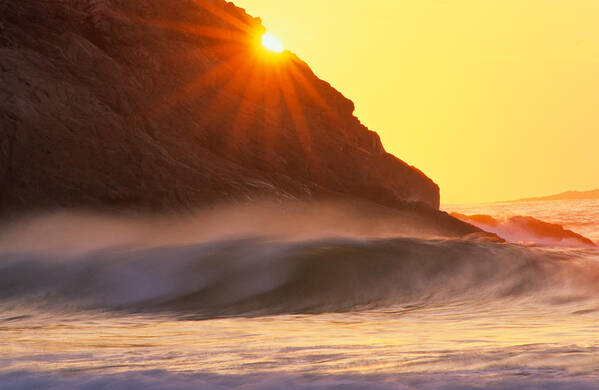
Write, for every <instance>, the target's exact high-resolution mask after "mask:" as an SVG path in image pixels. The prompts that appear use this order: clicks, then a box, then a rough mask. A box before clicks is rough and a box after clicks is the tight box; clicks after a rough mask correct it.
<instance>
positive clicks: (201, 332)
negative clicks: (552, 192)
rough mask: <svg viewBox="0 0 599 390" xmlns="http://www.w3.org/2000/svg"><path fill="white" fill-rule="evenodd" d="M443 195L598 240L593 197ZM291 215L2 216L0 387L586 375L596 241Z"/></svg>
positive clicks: (594, 316) (568, 380)
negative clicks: (353, 224) (323, 224)
mask: <svg viewBox="0 0 599 390" xmlns="http://www.w3.org/2000/svg"><path fill="white" fill-rule="evenodd" d="M444 210H446V211H450V212H459V213H463V214H485V215H489V216H493V217H494V218H496V219H498V220H503V219H508V218H510V217H512V216H516V215H518V216H531V217H534V218H537V219H539V220H542V221H545V222H549V223H555V224H560V225H562V226H563V227H564V228H566V229H570V230H573V231H575V232H577V233H580V234H581V235H583V236H585V237H587V238H589V239H590V240H592V241H594V242H599V201H598V200H587V201H551V202H530V203H495V204H484V205H460V206H445V207H444ZM246 217H247V216H246ZM362 222H363V221H362ZM295 223H297V225H299V224H300V221H299V220H296V219H294V218H290V220H289V221H287V223H286V225H285V226H284V227H282V226H281V225H280V224H274V225H273V222H272V219H268V218H262V217H260V214H258V215H257V216H256V215H253V216H251V218H244V220H243V223H241V222H239V221H235V219H231V218H224V217H223V219H222V220H219V217H218V216H214V215H213V216H211V217H210V218H203V217H202V216H197V217H195V219H193V218H192V219H188V220H186V221H185V223H179V222H178V221H173V219H172V218H171V219H168V220H167V219H164V220H159V221H156V220H151V221H150V220H145V219H142V220H135V221H132V220H130V219H127V218H121V217H118V218H117V217H101V216H92V215H88V214H77V215H74V214H70V213H59V214H53V215H46V216H39V217H29V218H27V219H25V220H21V221H12V222H11V223H10V224H7V225H6V226H4V227H3V228H2V230H1V231H0V389H2V390H5V389H10V390H12V389H23V390H25V389H27V390H29V389H86V390H87V389H89V390H95V389H131V390H135V389H144V390H152V389H175V390H178V389H182V390H183V389H185V390H187V389H190V390H191V389H234V388H240V389H442V390H449V389H497V390H499V389H506V390H507V389H510V390H512V389H543V390H554V389H572V390H574V389H576V390H584V389H597V388H599V337H598V336H599V249H598V248H596V247H592V246H590V245H586V246H577V245H574V246H573V245H571V242H570V241H567V240H565V241H563V242H561V241H559V240H549V241H547V240H539V242H538V243H536V242H535V241H534V239H531V237H530V234H527V235H526V237H525V238H523V239H522V240H519V239H517V238H516V239H513V237H514V236H517V234H518V232H521V231H520V230H517V231H511V233H510V234H511V236H510V237H511V241H513V242H512V243H499V242H492V241H488V240H481V239H470V240H463V239H448V238H443V237H436V236H434V235H426V234H399V233H398V234H392V232H391V233H390V232H389V230H388V229H387V230H385V234H381V232H378V231H377V229H376V227H375V226H376V221H369V224H367V225H365V224H364V223H360V229H359V230H356V229H354V230H351V229H350V230H348V229H346V228H347V226H344V229H338V230H335V229H325V230H318V229H314V228H313V227H312V228H310V229H299V228H298V226H293V225H294V224H295ZM334 224H335V221H333V225H334ZM339 224H340V225H347V221H343V223H339ZM233 225H234V226H235V227H237V228H239V226H240V225H243V226H244V228H243V229H233V232H232V230H231V229H230V228H231V226H233ZM365 226H366V227H367V228H365ZM373 226H374V227H373ZM371 228H372V230H369V229H371ZM350 231H351V233H349V232H350ZM370 231H371V232H372V234H369V232H370ZM524 233H527V232H524Z"/></svg>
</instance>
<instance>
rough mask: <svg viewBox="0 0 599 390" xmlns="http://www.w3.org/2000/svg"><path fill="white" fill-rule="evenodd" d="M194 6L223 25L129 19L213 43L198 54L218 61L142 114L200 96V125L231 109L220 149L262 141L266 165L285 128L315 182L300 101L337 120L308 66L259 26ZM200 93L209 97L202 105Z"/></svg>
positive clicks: (190, 56)
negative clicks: (210, 55) (204, 53)
mask: <svg viewBox="0 0 599 390" xmlns="http://www.w3.org/2000/svg"><path fill="white" fill-rule="evenodd" d="M198 4H200V5H201V6H202V7H204V8H205V9H206V10H207V11H208V12H210V13H212V14H213V15H216V16H217V17H218V18H219V19H221V20H222V21H223V22H225V24H224V25H225V27H212V26H202V25H195V24H189V23H180V22H173V21H168V20H147V19H140V18H136V17H132V18H131V19H134V20H135V21H136V22H137V23H142V24H146V25H149V26H152V27H157V28H161V29H165V30H170V31H173V32H179V33H183V34H191V35H196V36H198V37H202V38H206V39H210V40H213V42H214V43H213V44H212V45H209V46H204V47H203V48H202V51H209V52H211V53H213V54H214V56H215V57H218V58H219V60H218V61H216V62H215V65H213V67H212V68H208V69H205V68H203V69H201V70H200V71H198V74H197V77H195V79H191V80H190V81H189V82H187V83H186V84H184V85H182V86H181V87H180V88H179V89H177V90H175V91H172V92H171V93H170V94H167V95H165V96H160V97H159V98H157V99H156V101H155V102H154V103H153V104H152V105H151V106H150V107H148V108H147V111H148V113H149V114H150V115H170V113H171V112H173V111H175V110H176V109H177V108H178V106H179V105H181V104H182V103H187V102H190V101H193V99H196V98H198V97H201V99H202V100H201V105H199V106H198V111H197V113H196V115H198V117H199V118H202V123H203V124H204V125H206V126H211V125H215V126H217V125H218V126H222V123H221V122H222V117H223V115H229V113H230V112H231V109H232V108H233V109H236V114H235V116H234V117H233V118H232V123H231V126H230V128H224V129H223V132H222V134H221V140H222V142H223V150H224V151H225V153H227V154H231V155H232V154H235V153H239V152H241V151H240V149H239V148H240V147H242V146H243V145H247V142H245V141H246V139H247V137H250V136H253V137H254V140H258V141H259V142H262V143H263V145H262V146H261V148H260V150H261V151H263V152H262V154H263V158H264V161H265V162H268V161H269V154H270V152H273V153H274V152H276V150H277V148H278V147H279V146H280V142H281V137H282V134H283V133H285V134H286V136H287V137H288V136H289V134H288V130H287V129H291V130H292V132H293V133H295V134H294V141H295V142H298V144H299V145H300V146H301V148H302V152H303V158H304V159H305V161H306V166H305V168H306V169H307V170H309V171H310V174H311V175H312V177H314V178H316V180H318V178H319V175H320V172H321V169H320V162H319V161H318V159H317V157H316V153H314V151H313V150H312V149H313V146H312V129H310V128H309V126H308V123H307V121H306V118H305V117H304V110H303V107H302V99H304V98H306V97H307V98H309V99H310V100H311V101H312V102H315V103H316V104H317V105H318V106H320V107H321V108H322V109H323V111H324V112H326V113H327V115H328V117H329V119H330V120H332V121H338V120H339V118H338V117H337V113H336V112H335V111H334V110H332V109H331V108H330V107H329V106H328V104H327V102H326V101H325V99H323V98H322V97H321V96H320V95H319V93H318V90H317V88H316V87H315V86H313V85H312V84H311V83H312V82H311V81H310V80H309V78H307V77H306V76H305V75H304V74H303V72H305V71H306V70H305V69H308V68H306V66H305V64H300V62H301V61H298V60H297V58H296V57H294V56H293V55H292V54H291V53H289V52H285V49H284V47H283V45H282V44H281V42H280V41H279V40H278V39H277V38H276V37H275V36H274V35H272V34H269V33H265V32H264V30H263V29H262V27H261V26H250V25H248V24H247V23H246V22H245V21H243V20H239V19H237V18H236V17H233V16H231V15H229V14H227V13H223V12H222V10H220V9H219V8H218V7H215V6H213V5H211V4H210V3H209V2H204V1H202V2H199V3H198ZM226 26H229V27H226ZM180 60H182V61H186V62H189V63H191V64H193V63H194V62H195V61H196V53H193V52H187V53H181V55H180ZM302 68H304V69H302ZM215 90H216V91H217V92H216V93H214V92H213V91H215ZM205 94H211V95H210V98H209V100H208V101H207V102H206V100H205ZM250 128H251V129H260V128H262V129H263V133H262V134H249V133H248V130H249V129H250ZM294 141H291V142H294ZM286 142H290V140H289V139H287V141H286Z"/></svg>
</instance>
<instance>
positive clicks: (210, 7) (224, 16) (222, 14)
mask: <svg viewBox="0 0 599 390" xmlns="http://www.w3.org/2000/svg"><path fill="white" fill-rule="evenodd" d="M196 2H197V4H198V5H199V6H200V7H202V8H204V9H205V10H206V11H208V12H210V13H211V14H212V15H214V16H216V17H218V18H219V19H221V20H222V21H224V22H226V23H228V24H230V25H231V26H234V27H237V28H238V29H240V30H242V31H250V30H252V26H251V25H249V24H248V23H246V22H245V21H243V20H241V19H239V18H236V17H234V16H232V15H231V14H230V13H228V12H226V11H224V10H223V9H221V8H219V7H217V6H216V5H214V4H212V3H211V2H210V1H209V0H196Z"/></svg>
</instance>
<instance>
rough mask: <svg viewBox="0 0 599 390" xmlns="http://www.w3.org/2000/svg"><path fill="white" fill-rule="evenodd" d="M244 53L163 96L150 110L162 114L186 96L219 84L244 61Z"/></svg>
mask: <svg viewBox="0 0 599 390" xmlns="http://www.w3.org/2000/svg"><path fill="white" fill-rule="evenodd" d="M244 57H245V56H244V55H243V54H238V55H236V56H233V57H231V58H229V59H228V60H226V61H223V62H221V63H220V64H218V65H216V66H215V67H213V68H212V69H210V70H209V71H207V72H204V73H203V74H201V75H200V76H199V77H197V78H196V79H195V80H194V81H192V82H190V83H188V84H185V85H184V86H183V87H182V88H180V89H177V90H175V91H174V92H172V93H171V94H169V95H168V96H166V97H162V98H161V99H160V100H159V101H158V102H155V103H153V104H152V106H151V107H150V108H149V109H148V112H149V113H151V114H152V115H160V114H162V113H164V112H165V110H167V109H168V108H169V107H174V106H176V105H177V104H179V103H180V102H181V101H183V100H184V99H186V98H191V97H192V96H193V95H194V94H196V93H197V92H198V91H199V90H202V89H205V88H207V87H208V86H210V85H214V84H217V83H219V82H221V81H223V80H225V79H226V77H227V76H229V75H231V74H232V73H233V72H234V70H235V69H236V68H238V65H239V64H242V63H243V62H244Z"/></svg>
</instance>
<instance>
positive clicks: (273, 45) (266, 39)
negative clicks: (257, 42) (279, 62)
mask: <svg viewBox="0 0 599 390" xmlns="http://www.w3.org/2000/svg"><path fill="white" fill-rule="evenodd" d="M262 45H263V46H264V47H265V48H267V49H268V50H270V51H274V52H276V53H281V52H282V51H283V50H285V48H284V47H283V44H282V43H281V41H279V40H278V39H277V37H275V36H274V35H272V34H269V33H266V34H264V35H263V36H262Z"/></svg>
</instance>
